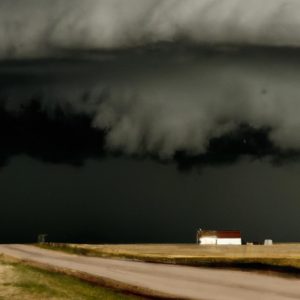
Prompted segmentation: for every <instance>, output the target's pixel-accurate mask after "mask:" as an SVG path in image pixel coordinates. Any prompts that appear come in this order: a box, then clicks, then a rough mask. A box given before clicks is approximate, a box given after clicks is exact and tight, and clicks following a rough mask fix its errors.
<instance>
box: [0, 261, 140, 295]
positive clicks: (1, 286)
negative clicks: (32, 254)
mask: <svg viewBox="0 0 300 300" xmlns="http://www.w3.org/2000/svg"><path fill="white" fill-rule="evenodd" d="M20 299H22V300H50V299H51V300H99V299H100V300H101V299H104V300H133V299H141V298H138V297H135V296H131V295H125V294H120V293H116V292H115V291H112V290H110V289H106V288H102V287H99V286H96V285H92V284H89V283H87V282H83V281H81V280H79V279H76V278H73V277H71V276H68V275H64V274H60V273H56V272H51V271H47V270H42V269H39V268H36V267H32V266H29V265H27V264H25V263H21V262H16V261H13V260H10V259H7V258H4V257H1V256H0V300H20Z"/></svg>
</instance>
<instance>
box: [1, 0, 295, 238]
mask: <svg viewBox="0 0 300 300" xmlns="http://www.w3.org/2000/svg"><path fill="white" fill-rule="evenodd" d="M299 9H300V2H299V1H298V0H286V1H284V0H266V1H264V3H263V4H262V3H260V1H256V0H255V1H251V2H247V1H244V0H223V1H214V0H197V1H196V0H186V1H178V0H163V1H161V0H160V1H157V0H138V1H137V0H126V1H121V0H87V1H79V0H78V1H77V0H74V1H67V0H52V1H50V0H26V1H24V0H23V1H21V0H0V201H1V202H0V205H1V212H3V213H2V217H1V219H0V228H1V229H0V242H26V241H27V242H29V241H30V242H31V241H34V240H35V239H36V237H37V235H38V234H39V233H48V234H49V237H48V238H49V240H52V241H72V242H76V241H77V242H98V243H107V242H112V243H127V242H151V243H152V242H194V240H195V232H196V230H197V229H198V228H199V227H201V228H207V229H237V230H241V231H242V233H243V237H244V239H245V240H249V241H262V240H263V239H264V238H272V239H274V240H278V241H297V240H299V238H300V230H299V229H298V228H297V224H296V220H297V215H296V213H297V211H298V209H299V208H300V203H299V200H298V198H299V196H300V190H299V187H298V184H297V178H298V172H299V171H300V160H299V149H300V138H299V129H300V121H299V117H298V116H299V113H300V100H299V97H300V87H299V80H300V71H299V70H300V68H299V67H300V50H299V45H300V34H299V31H298V30H297V28H298V24H299V22H300V18H299V16H298V14H297V13H296V12H297V11H298V10H299Z"/></svg>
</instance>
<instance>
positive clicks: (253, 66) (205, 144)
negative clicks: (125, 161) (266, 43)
mask: <svg viewBox="0 0 300 300" xmlns="http://www.w3.org/2000/svg"><path fill="white" fill-rule="evenodd" d="M297 66H299V67H300V59H299V57H298V51H296V50H279V49H278V50H273V51H270V50H269V49H263V48H262V49H258V48H257V49H243V50H234V49H230V50H228V49H227V50H224V49H223V50H212V49H201V48H194V47H192V48H189V47H186V46H183V45H180V44H179V45H176V46H175V45H173V46H171V47H170V46H169V45H167V46H166V45H161V46H160V47H158V48H156V49H155V50H154V51H153V49H152V48H150V49H144V50H139V51H138V52H135V51H132V50H128V51H123V52H121V53H119V54H118V55H116V56H112V57H109V58H107V57H105V59H103V57H102V56H98V55H97V56H96V57H94V58H89V59H84V60H64V61H61V60H38V61H34V60H32V61H26V60H25V61H17V62H16V61H10V62H2V64H1V68H0V96H1V103H2V105H3V112H2V116H1V120H2V125H1V132H2V134H1V136H2V142H1V144H2V146H1V150H2V151H1V152H2V153H4V152H5V153H6V154H3V155H2V156H3V157H4V158H7V157H9V156H10V155H11V154H10V153H12V154H13V153H15V154H16V153H17V154H18V153H27V154H29V155H31V156H35V157H39V158H41V159H43V160H47V161H52V162H66V163H68V162H69V163H70V162H71V163H77V164H78V163H82V162H83V161H84V159H85V158H88V157H96V156H97V153H98V155H99V157H100V156H101V155H102V154H103V153H104V152H108V151H112V152H113V153H123V154H124V153H125V154H129V155H133V156H136V155H137V156H139V157H141V156H151V157H153V158H155V159H162V160H165V159H167V160H169V159H175V160H176V161H177V162H178V163H179V166H180V167H181V168H182V169H185V168H189V167H190V166H193V165H195V164H198V165H207V164H220V163H231V162H234V161H236V159H237V158H238V157H239V156H240V155H251V156H255V157H264V156H272V157H273V159H274V158H281V159H282V158H284V159H285V158H287V157H290V154H291V153H297V152H298V151H299V144H298V143H299V140H298V127H299V121H298V111H299V109H300V107H299V103H298V101H297V99H298V98H299V96H300V90H299V88H298V85H297V84H298V82H299V80H300V74H299V71H298V70H299V67H297ZM179 70H180V72H179ZM32 103H34V105H32ZM64 119H65V120H64ZM7 120H8V121H7ZM16 124H17V125H16ZM64 127H66V128H65V129H64ZM10 128H13V129H12V130H11V129H10ZM40 141H41V142H40ZM7 145H8V146H7ZM9 145H12V146H9ZM5 149H6V150H5ZM13 149H18V150H13ZM292 157H293V158H294V157H296V156H294V155H293V156H292ZM3 160H4V159H3Z"/></svg>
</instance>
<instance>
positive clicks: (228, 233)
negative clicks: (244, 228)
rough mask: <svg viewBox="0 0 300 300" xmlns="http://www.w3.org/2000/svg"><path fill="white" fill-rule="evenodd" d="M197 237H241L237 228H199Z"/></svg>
mask: <svg viewBox="0 0 300 300" xmlns="http://www.w3.org/2000/svg"><path fill="white" fill-rule="evenodd" d="M198 234H199V237H200V238H201V237H212V236H213V237H217V238H223V239H224V238H241V232H240V231H239V230H201V231H199V233H198Z"/></svg>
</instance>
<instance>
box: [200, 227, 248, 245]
mask: <svg viewBox="0 0 300 300" xmlns="http://www.w3.org/2000/svg"><path fill="white" fill-rule="evenodd" d="M197 243H198V244H200V245H241V244H242V238H241V232H240V231H238V230H222V231H217V230H202V229H199V230H198V231H197Z"/></svg>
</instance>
